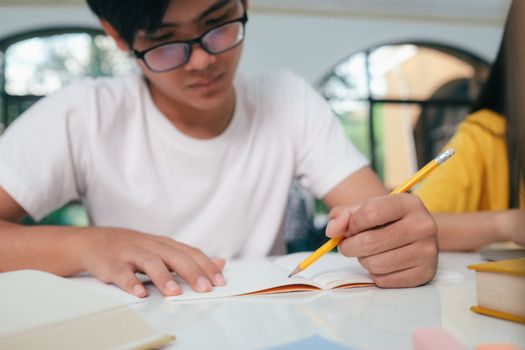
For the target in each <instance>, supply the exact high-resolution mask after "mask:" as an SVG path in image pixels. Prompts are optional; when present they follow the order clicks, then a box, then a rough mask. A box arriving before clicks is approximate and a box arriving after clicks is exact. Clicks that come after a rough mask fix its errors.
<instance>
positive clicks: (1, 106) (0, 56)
mask: <svg viewBox="0 0 525 350" xmlns="http://www.w3.org/2000/svg"><path fill="white" fill-rule="evenodd" d="M62 34H87V35H89V36H90V37H91V38H92V39H93V38H95V37H96V36H98V35H104V34H105V33H104V31H103V30H101V29H99V28H96V27H89V26H60V27H47V28H39V29H31V30H27V31H22V32H18V33H14V34H10V35H7V36H4V37H2V38H0V126H3V128H7V127H8V126H9V124H10V123H9V120H8V110H7V109H8V106H9V102H10V101H12V100H21V101H24V100H35V99H36V100H38V99H39V98H41V97H43V96H37V95H21V96H14V95H10V94H8V93H7V91H6V64H5V54H6V52H7V50H8V49H9V47H10V46H12V45H14V44H17V43H19V42H21V41H24V40H28V39H32V38H39V37H49V36H53V35H62ZM2 131H3V130H0V134H2Z"/></svg>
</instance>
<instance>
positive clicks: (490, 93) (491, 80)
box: [471, 35, 507, 117]
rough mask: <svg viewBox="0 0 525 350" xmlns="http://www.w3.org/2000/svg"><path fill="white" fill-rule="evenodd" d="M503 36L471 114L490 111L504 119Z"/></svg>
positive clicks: (504, 53)
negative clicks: (482, 110) (483, 110)
mask: <svg viewBox="0 0 525 350" xmlns="http://www.w3.org/2000/svg"><path fill="white" fill-rule="evenodd" d="M505 43H506V40H505V35H504V36H503V38H502V39H501V44H500V47H499V51H498V54H497V56H496V59H495V60H494V62H493V63H492V65H491V67H490V73H489V76H488V78H487V80H486V81H485V84H484V85H483V88H482V90H481V93H480V94H479V96H478V99H477V100H476V102H475V103H474V106H473V107H472V111H471V113H474V112H477V111H479V110H481V109H490V110H492V111H494V112H496V113H498V114H500V115H502V116H504V117H505V103H504V102H505V95H506V94H505V90H506V84H505V62H506V60H507V59H506V50H505Z"/></svg>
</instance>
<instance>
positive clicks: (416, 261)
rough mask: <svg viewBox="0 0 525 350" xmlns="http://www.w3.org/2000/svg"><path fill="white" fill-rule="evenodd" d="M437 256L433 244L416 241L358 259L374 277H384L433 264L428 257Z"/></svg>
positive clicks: (435, 247)
mask: <svg viewBox="0 0 525 350" xmlns="http://www.w3.org/2000/svg"><path fill="white" fill-rule="evenodd" d="M436 256H437V246H436V244H435V243H434V242H430V241H428V240H427V241H418V242H415V243H412V244H409V245H406V246H404V247H401V248H398V249H393V250H390V251H387V252H384V253H381V254H377V255H372V256H367V257H361V258H358V260H359V262H360V263H361V265H363V267H364V268H365V269H366V270H367V271H368V272H370V273H371V274H374V275H386V274H390V273H393V272H396V271H401V270H406V269H410V268H413V267H415V266H419V265H422V266H424V265H428V266H431V265H433V264H434V262H433V261H432V260H433V259H432V258H430V257H436Z"/></svg>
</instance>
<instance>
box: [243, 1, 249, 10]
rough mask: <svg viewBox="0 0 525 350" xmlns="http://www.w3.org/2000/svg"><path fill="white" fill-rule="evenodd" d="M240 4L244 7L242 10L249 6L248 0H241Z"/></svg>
mask: <svg viewBox="0 0 525 350" xmlns="http://www.w3.org/2000/svg"><path fill="white" fill-rule="evenodd" d="M242 6H243V7H244V10H245V11H246V10H248V7H249V6H250V4H249V1H248V0H242Z"/></svg>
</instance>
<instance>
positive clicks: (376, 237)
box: [324, 167, 438, 288]
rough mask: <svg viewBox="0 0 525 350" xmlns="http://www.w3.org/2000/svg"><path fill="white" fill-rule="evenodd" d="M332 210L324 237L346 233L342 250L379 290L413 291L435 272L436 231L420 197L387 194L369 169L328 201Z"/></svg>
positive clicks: (341, 186)
mask: <svg viewBox="0 0 525 350" xmlns="http://www.w3.org/2000/svg"><path fill="white" fill-rule="evenodd" d="M324 200H325V203H326V204H327V205H328V206H330V207H331V208H333V209H332V210H331V211H330V214H329V219H330V220H329V222H328V226H327V228H326V234H327V236H329V237H335V236H339V235H341V234H344V235H345V236H346V238H345V239H344V240H343V241H341V243H340V244H339V251H340V252H341V253H342V254H343V255H345V256H355V257H357V258H358V260H359V262H360V263H361V264H362V265H363V267H364V268H366V269H367V270H368V271H369V273H370V274H371V276H372V278H373V280H374V282H375V283H376V284H377V285H378V286H379V287H387V288H389V287H415V286H419V285H422V284H425V283H427V282H428V281H430V280H431V279H432V278H433V277H434V275H435V273H436V269H437V251H438V248H437V242H436V232H437V226H436V224H435V222H434V219H433V218H432V216H431V215H430V213H429V212H428V211H427V210H426V208H425V207H424V206H423V204H422V202H421V201H420V200H419V198H418V197H416V196H414V195H411V194H407V193H401V194H396V195H387V192H386V189H385V188H384V186H383V185H382V184H381V182H380V180H379V179H378V178H377V176H376V175H375V174H374V173H373V171H372V170H371V169H370V168H369V167H366V168H364V169H361V170H360V171H358V172H356V173H354V174H352V175H350V176H349V177H348V178H347V179H346V180H344V181H343V182H342V183H340V184H339V185H338V186H336V187H335V188H334V189H333V190H332V191H331V192H330V193H328V194H327V195H326V196H325V198H324Z"/></svg>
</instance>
